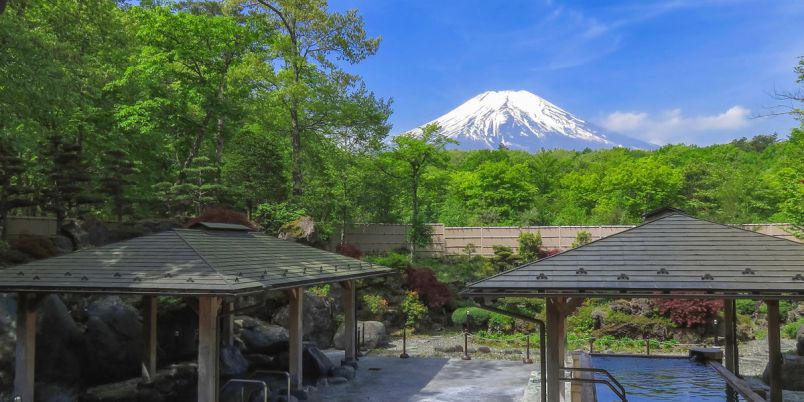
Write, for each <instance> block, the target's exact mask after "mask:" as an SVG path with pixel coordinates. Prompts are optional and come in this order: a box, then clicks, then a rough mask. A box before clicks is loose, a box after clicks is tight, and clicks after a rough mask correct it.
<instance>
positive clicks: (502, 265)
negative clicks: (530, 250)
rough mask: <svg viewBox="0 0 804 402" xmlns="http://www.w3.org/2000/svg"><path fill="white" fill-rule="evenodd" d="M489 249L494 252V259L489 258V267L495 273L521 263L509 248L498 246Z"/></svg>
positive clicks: (518, 257)
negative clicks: (491, 267)
mask: <svg viewBox="0 0 804 402" xmlns="http://www.w3.org/2000/svg"><path fill="white" fill-rule="evenodd" d="M491 248H492V250H494V257H491V265H492V266H493V267H494V269H495V270H496V271H497V272H502V271H505V270H507V269H511V268H513V267H515V266H517V265H519V263H521V262H522V259H521V258H520V256H519V255H518V254H515V253H514V250H513V249H512V248H511V247H508V246H503V245H499V244H498V245H494V246H491Z"/></svg>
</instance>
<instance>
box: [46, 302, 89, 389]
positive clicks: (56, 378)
mask: <svg viewBox="0 0 804 402" xmlns="http://www.w3.org/2000/svg"><path fill="white" fill-rule="evenodd" d="M85 347H86V346H85V343H84V338H83V333H82V332H81V330H80V329H79V328H78V325H76V323H75V321H74V320H73V317H72V316H71V315H70V312H69V311H68V310H67V306H65V305H64V303H63V302H62V301H61V299H60V298H59V297H58V296H56V295H49V296H47V297H45V299H44V300H42V302H41V304H40V305H39V322H38V328H37V334H36V375H37V378H36V379H37V380H38V381H42V382H43V383H51V384H76V383H78V382H80V380H82V379H83V369H84V365H83V360H84V354H85Z"/></svg>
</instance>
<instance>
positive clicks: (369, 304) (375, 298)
mask: <svg viewBox="0 0 804 402" xmlns="http://www.w3.org/2000/svg"><path fill="white" fill-rule="evenodd" d="M363 304H364V305H365V306H366V308H367V309H368V310H369V311H371V314H373V315H374V316H375V317H377V318H381V317H382V315H383V314H385V313H386V312H387V311H388V300H386V299H385V298H384V297H382V296H380V295H373V294H366V295H363Z"/></svg>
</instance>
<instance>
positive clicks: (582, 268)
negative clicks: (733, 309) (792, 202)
mask: <svg viewBox="0 0 804 402" xmlns="http://www.w3.org/2000/svg"><path fill="white" fill-rule="evenodd" d="M656 216H659V217H658V218H656V219H654V220H652V221H649V222H647V223H644V224H642V225H640V226H637V227H634V228H632V229H629V230H626V231H624V232H620V233H617V234H614V235H612V236H609V237H605V238H603V239H600V240H597V241H594V242H592V243H589V244H586V245H584V246H581V247H578V248H576V249H572V250H569V251H565V252H563V253H560V254H557V255H554V256H552V257H548V258H544V259H541V260H538V261H535V262H532V263H528V264H525V265H522V266H520V267H518V268H515V269H512V270H509V271H506V272H503V273H500V274H498V275H494V276H491V277H489V278H486V279H483V280H481V281H478V282H475V283H472V284H470V285H468V288H467V289H466V290H464V292H463V293H464V294H465V295H468V296H491V297H500V296H532V297H544V296H597V297H605V296H626V295H627V296H648V297H650V296H654V297H655V296H660V297H661V296H662V295H672V296H673V297H680V296H688V297H719V298H737V297H754V298H757V297H762V296H776V297H779V296H780V295H782V296H784V297H787V298H794V299H804V244H801V243H797V242H794V241H790V240H785V239H781V238H777V237H773V236H768V235H764V234H760V233H755V232H751V231H748V230H744V229H740V228H736V227H733V226H727V225H721V224H717V223H713V222H709V221H705V220H701V219H696V218H693V217H691V216H688V215H686V214H684V213H681V212H680V211H677V210H666V211H664V214H660V215H656Z"/></svg>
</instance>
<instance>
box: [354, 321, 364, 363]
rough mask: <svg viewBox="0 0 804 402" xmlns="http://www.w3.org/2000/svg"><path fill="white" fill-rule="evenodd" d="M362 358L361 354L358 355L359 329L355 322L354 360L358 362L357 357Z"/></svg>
mask: <svg viewBox="0 0 804 402" xmlns="http://www.w3.org/2000/svg"><path fill="white" fill-rule="evenodd" d="M361 356H363V353H360V329H359V328H357V322H355V360H360V359H358V357H361Z"/></svg>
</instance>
